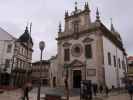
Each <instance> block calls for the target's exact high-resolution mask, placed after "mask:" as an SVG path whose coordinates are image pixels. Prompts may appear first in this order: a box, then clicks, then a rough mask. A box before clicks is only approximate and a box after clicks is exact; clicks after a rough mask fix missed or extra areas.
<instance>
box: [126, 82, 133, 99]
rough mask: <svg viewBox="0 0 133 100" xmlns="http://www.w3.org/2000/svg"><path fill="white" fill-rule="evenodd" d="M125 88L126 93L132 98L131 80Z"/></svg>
mask: <svg viewBox="0 0 133 100" xmlns="http://www.w3.org/2000/svg"><path fill="white" fill-rule="evenodd" d="M127 89H128V94H129V96H130V98H131V100H132V95H133V84H132V82H129V85H128V87H127Z"/></svg>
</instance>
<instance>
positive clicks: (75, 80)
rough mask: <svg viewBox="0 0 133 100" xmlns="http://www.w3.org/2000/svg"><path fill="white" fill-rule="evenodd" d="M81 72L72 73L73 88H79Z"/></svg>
mask: <svg viewBox="0 0 133 100" xmlns="http://www.w3.org/2000/svg"><path fill="white" fill-rule="evenodd" d="M80 81H81V70H74V71H73V88H80Z"/></svg>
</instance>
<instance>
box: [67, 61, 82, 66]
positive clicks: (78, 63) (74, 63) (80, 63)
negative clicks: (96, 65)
mask: <svg viewBox="0 0 133 100" xmlns="http://www.w3.org/2000/svg"><path fill="white" fill-rule="evenodd" d="M70 65H71V66H72V67H81V66H84V63H83V62H81V61H79V60H74V61H72V63H71V64H70Z"/></svg>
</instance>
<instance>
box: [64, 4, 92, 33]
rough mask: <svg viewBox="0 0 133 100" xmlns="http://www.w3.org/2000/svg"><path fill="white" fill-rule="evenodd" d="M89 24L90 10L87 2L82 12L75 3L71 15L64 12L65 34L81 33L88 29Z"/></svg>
mask: <svg viewBox="0 0 133 100" xmlns="http://www.w3.org/2000/svg"><path fill="white" fill-rule="evenodd" d="M90 24H91V19H90V9H89V5H88V3H87V2H86V3H85V5H84V9H83V10H81V9H78V4H77V2H75V10H74V11H72V12H71V13H69V12H68V11H66V12H65V30H64V32H65V34H72V33H78V32H81V31H83V30H86V29H88V28H89V26H90Z"/></svg>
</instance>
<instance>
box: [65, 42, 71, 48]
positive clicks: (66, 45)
mask: <svg viewBox="0 0 133 100" xmlns="http://www.w3.org/2000/svg"><path fill="white" fill-rule="evenodd" d="M71 45H72V44H71V43H69V42H65V43H64V44H63V47H69V46H71Z"/></svg>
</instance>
